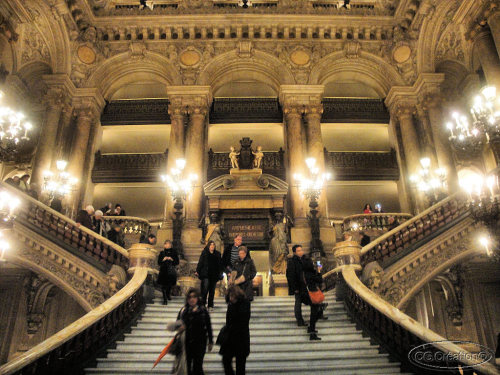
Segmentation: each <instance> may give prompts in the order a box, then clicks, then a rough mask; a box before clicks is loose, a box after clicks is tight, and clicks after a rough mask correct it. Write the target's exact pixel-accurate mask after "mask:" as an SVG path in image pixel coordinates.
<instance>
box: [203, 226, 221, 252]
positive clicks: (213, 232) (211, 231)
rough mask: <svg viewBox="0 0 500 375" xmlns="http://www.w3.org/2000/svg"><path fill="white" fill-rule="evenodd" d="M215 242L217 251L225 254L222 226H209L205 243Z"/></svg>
mask: <svg viewBox="0 0 500 375" xmlns="http://www.w3.org/2000/svg"><path fill="white" fill-rule="evenodd" d="M208 241H214V243H215V249H216V250H217V251H220V253H221V254H222V252H224V242H223V241H222V233H221V227H220V224H208V228H207V235H206V236H205V243H208Z"/></svg>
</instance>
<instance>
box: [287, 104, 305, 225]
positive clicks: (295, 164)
mask: <svg viewBox="0 0 500 375" xmlns="http://www.w3.org/2000/svg"><path fill="white" fill-rule="evenodd" d="M283 113H284V115H285V126H286V139H287V153H288V170H289V175H290V177H289V180H290V186H291V187H290V200H291V203H292V212H293V217H294V219H295V220H305V217H306V213H305V208H304V198H303V197H302V195H301V194H300V192H299V188H298V186H297V183H296V181H294V180H293V176H294V175H295V174H304V171H305V168H304V160H305V155H304V152H303V149H304V148H303V144H302V135H301V128H302V106H290V105H289V106H287V107H284V108H283Z"/></svg>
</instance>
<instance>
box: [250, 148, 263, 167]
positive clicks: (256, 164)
mask: <svg viewBox="0 0 500 375" xmlns="http://www.w3.org/2000/svg"><path fill="white" fill-rule="evenodd" d="M252 154H253V156H254V159H253V167H254V168H260V164H261V163H262V158H263V157H264V153H263V152H262V147H261V146H257V151H252Z"/></svg>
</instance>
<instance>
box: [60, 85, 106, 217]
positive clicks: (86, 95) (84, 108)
mask: <svg viewBox="0 0 500 375" xmlns="http://www.w3.org/2000/svg"><path fill="white" fill-rule="evenodd" d="M84 91H85V92H82V93H78V94H80V95H78V96H77V97H76V98H75V113H76V132H75V137H74V142H73V145H72V148H71V152H70V157H69V161H68V169H67V170H68V172H69V173H70V174H71V175H72V176H73V177H75V178H77V179H78V183H77V186H76V189H75V190H74V191H73V193H72V196H71V198H70V200H69V203H70V204H69V205H68V206H69V207H70V208H71V210H72V212H73V213H74V212H76V210H77V209H78V205H79V203H80V198H81V197H82V196H83V192H84V188H85V185H86V183H87V181H86V180H85V181H84V177H85V176H84V171H85V167H86V160H87V159H88V157H89V155H87V151H88V149H89V147H88V145H89V139H90V134H91V131H92V127H93V126H94V125H95V124H96V122H97V121H98V119H99V116H100V113H101V110H102V108H103V107H104V99H103V98H102V96H101V95H100V94H99V93H98V92H97V91H96V90H89V89H84ZM90 149H91V148H90ZM87 167H88V168H92V166H90V165H87Z"/></svg>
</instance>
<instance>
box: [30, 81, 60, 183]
mask: <svg viewBox="0 0 500 375" xmlns="http://www.w3.org/2000/svg"><path fill="white" fill-rule="evenodd" d="M63 100H64V93H63V90H61V89H60V88H51V89H49V91H48V92H47V94H46V95H45V97H44V104H45V106H46V107H47V110H46V112H45V119H44V124H43V128H42V129H41V131H40V134H39V136H38V145H37V149H36V154H35V159H34V161H33V172H32V175H31V183H36V184H38V186H40V187H41V186H42V185H43V173H44V172H45V171H46V170H50V167H51V164H52V159H53V157H54V156H55V145H56V136H57V128H58V126H59V119H60V117H61V112H62V106H63Z"/></svg>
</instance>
